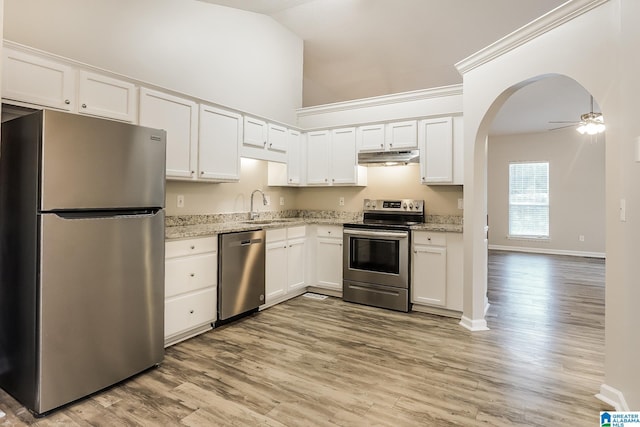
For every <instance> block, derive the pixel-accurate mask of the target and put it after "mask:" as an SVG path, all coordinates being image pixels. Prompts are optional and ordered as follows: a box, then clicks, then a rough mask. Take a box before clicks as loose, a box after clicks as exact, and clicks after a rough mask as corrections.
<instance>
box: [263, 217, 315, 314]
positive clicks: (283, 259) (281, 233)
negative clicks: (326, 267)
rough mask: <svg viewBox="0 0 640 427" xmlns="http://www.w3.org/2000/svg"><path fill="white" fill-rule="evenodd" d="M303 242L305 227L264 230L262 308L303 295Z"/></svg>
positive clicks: (304, 284)
mask: <svg viewBox="0 0 640 427" xmlns="http://www.w3.org/2000/svg"><path fill="white" fill-rule="evenodd" d="M306 240H307V239H306V227H305V226H299V227H289V228H278V229H271V230H267V236H266V242H267V244H266V255H265V257H266V258H265V264H266V266H265V291H266V292H265V305H264V307H268V306H271V305H274V304H277V303H279V302H282V301H284V300H286V299H289V298H292V297H294V296H297V295H299V294H300V293H302V292H304V290H305V288H306V281H305V265H306Z"/></svg>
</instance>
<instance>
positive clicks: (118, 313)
mask: <svg viewBox="0 0 640 427" xmlns="http://www.w3.org/2000/svg"><path fill="white" fill-rule="evenodd" d="M165 140H166V136H165V132H164V131H161V130H156V129H150V128H144V127H140V126H134V125H131V124H126V123H120V122H114V121H108V120H103V119H98V118H92V117H86V116H80V115H75V114H69V113H62V112H57V111H48V110H44V111H39V112H36V113H33V114H29V115H26V116H24V117H20V118H17V119H14V120H11V121H8V122H5V123H3V124H2V140H1V143H0V387H2V388H3V389H4V390H5V391H7V392H8V393H9V394H11V395H12V396H14V397H15V398H16V399H17V400H18V401H20V402H21V403H22V404H23V405H25V406H26V407H27V408H29V409H30V410H31V411H33V412H35V413H38V414H42V413H45V412H48V411H50V410H52V409H55V408H57V407H59V406H62V405H64V404H66V403H69V402H72V401H74V400H76V399H79V398H81V397H84V396H86V395H89V394H91V393H93V392H95V391H98V390H100V389H103V388H105V387H108V386H110V385H112V384H114V383H117V382H119V381H121V380H124V379H126V378H128V377H130V376H132V375H134V374H136V373H139V372H141V371H144V370H145V369H147V368H149V367H152V366H154V365H157V364H158V363H160V362H161V361H162V358H163V355H164V349H163V335H164V209H163V208H164V198H165V143H166V142H165Z"/></svg>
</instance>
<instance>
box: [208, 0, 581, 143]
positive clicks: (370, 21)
mask: <svg viewBox="0 0 640 427" xmlns="http://www.w3.org/2000/svg"><path fill="white" fill-rule="evenodd" d="M202 1H206V2H209V3H214V4H219V5H223V6H229V7H234V8H238V9H244V10H248V11H252V12H256V13H262V14H266V15H268V16H271V17H272V18H273V19H275V20H276V21H278V22H279V23H281V24H282V25H284V26H285V27H287V28H288V29H290V30H291V31H292V32H293V33H295V34H296V35H298V36H299V37H300V38H301V39H303V40H304V87H303V105H304V106H312V105H320V104H327V103H332V102H340V101H348V100H353V99H360V98H367V97H372V96H379V95H386V94H391V93H399V92H407V91H412V90H419V89H427V88H433V87H439V86H448V85H452V84H459V83H462V77H461V76H460V74H459V73H458V71H457V70H456V68H455V65H454V64H455V63H457V62H458V61H460V60H462V59H464V58H466V57H467V56H469V55H471V54H473V53H474V52H477V51H478V50H480V49H482V48H483V47H486V46H488V45H490V44H491V43H493V42H495V41H497V40H499V39H500V38H502V37H504V36H506V35H508V34H509V33H511V32H513V31H515V30H517V29H518V28H520V27H522V26H523V25H525V24H527V23H529V22H531V21H533V20H535V19H536V18H538V17H540V16H542V15H544V14H545V13H547V12H549V11H551V10H553V9H555V8H556V7H558V6H560V5H561V4H563V3H564V2H565V0H517V1H514V0H202ZM498 78H499V76H498ZM547 94H551V95H550V96H553V99H554V100H555V101H554V102H548V96H547ZM588 96H589V95H588V93H587V92H586V91H585V90H584V89H583V88H582V87H581V86H580V85H578V84H577V83H575V82H574V81H572V80H570V79H567V78H561V77H560V78H557V79H548V80H543V81H541V82H538V83H536V84H535V86H533V87H532V88H529V89H528V90H527V88H524V89H522V90H521V91H519V92H517V93H516V94H515V95H514V96H513V97H512V99H510V100H509V101H508V102H509V104H508V105H505V107H504V108H503V111H502V113H501V114H500V115H499V117H498V118H497V119H496V123H494V126H493V129H492V133H501V134H505V133H518V132H529V131H539V130H542V129H549V128H552V127H553V125H550V124H548V121H553V120H573V119H577V118H579V117H580V114H582V113H584V112H586V111H587V110H588V107H589V97H588ZM533 98H535V99H533ZM534 100H538V101H539V102H538V101H536V102H533V101H534ZM558 101H560V102H558ZM534 117H535V118H536V120H535V121H534V120H532V119H533V118H534Z"/></svg>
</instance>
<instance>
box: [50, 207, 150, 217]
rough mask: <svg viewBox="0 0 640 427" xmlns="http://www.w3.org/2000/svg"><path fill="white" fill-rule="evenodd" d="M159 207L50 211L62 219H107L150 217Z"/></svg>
mask: <svg viewBox="0 0 640 427" xmlns="http://www.w3.org/2000/svg"><path fill="white" fill-rule="evenodd" d="M160 209H161V208H154V209H131V210H129V209H127V210H96V211H53V212H50V213H52V214H54V215H56V216H57V217H59V218H62V219H100V218H104V219H109V218H129V217H136V218H150V217H154V216H156V215H157V214H158V212H159V211H160Z"/></svg>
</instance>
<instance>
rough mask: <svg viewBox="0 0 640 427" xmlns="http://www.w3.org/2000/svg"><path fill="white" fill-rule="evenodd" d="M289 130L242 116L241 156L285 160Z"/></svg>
mask: <svg viewBox="0 0 640 427" xmlns="http://www.w3.org/2000/svg"><path fill="white" fill-rule="evenodd" d="M288 138H289V131H288V129H287V128H286V127H284V126H280V125H277V124H274V123H269V122H266V121H264V120H260V119H256V118H255V117H251V116H244V136H243V142H242V152H241V155H242V156H243V157H250V158H254V159H261V160H268V161H275V162H282V163H286V162H287V156H286V154H287V145H288Z"/></svg>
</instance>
